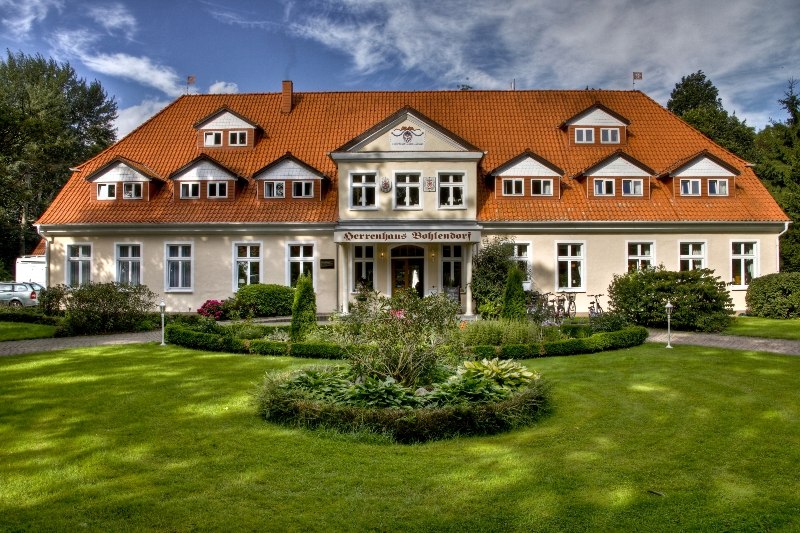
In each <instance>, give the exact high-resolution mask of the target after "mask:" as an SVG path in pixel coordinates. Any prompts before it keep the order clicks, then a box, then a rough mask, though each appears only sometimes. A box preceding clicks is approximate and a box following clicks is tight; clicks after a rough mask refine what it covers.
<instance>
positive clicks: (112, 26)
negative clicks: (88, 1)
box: [89, 3, 138, 40]
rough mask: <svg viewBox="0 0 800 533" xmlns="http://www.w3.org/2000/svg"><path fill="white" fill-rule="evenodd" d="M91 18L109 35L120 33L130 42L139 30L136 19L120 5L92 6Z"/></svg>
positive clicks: (90, 10) (90, 9)
mask: <svg viewBox="0 0 800 533" xmlns="http://www.w3.org/2000/svg"><path fill="white" fill-rule="evenodd" d="M89 16H90V17H91V18H92V20H94V21H95V22H96V23H97V24H99V25H101V26H102V27H103V28H105V30H106V31H107V32H108V33H109V34H111V35H114V34H116V33H117V32H119V33H122V34H124V35H125V37H126V38H127V39H129V40H130V39H133V36H134V35H135V34H136V30H137V28H138V23H137V21H136V17H134V16H133V14H132V13H131V12H130V11H128V8H127V7H125V6H124V5H122V4H119V3H114V4H107V5H98V6H92V7H90V8H89Z"/></svg>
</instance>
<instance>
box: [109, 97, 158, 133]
mask: <svg viewBox="0 0 800 533" xmlns="http://www.w3.org/2000/svg"><path fill="white" fill-rule="evenodd" d="M170 102H171V101H170V100H144V101H143V102H141V103H140V104H138V105H134V106H130V107H126V108H124V109H120V110H119V112H118V113H117V121H116V122H115V124H114V126H115V127H116V129H117V139H121V138H122V137H124V136H125V135H127V134H129V133H130V132H131V131H133V130H134V129H135V128H137V127H139V125H141V124H142V123H143V122H144V121H145V120H147V119H149V118H150V117H152V116H153V115H155V114H156V113H158V112H159V111H161V110H162V109H164V108H165V107H166V106H167V105H168V104H169V103H170Z"/></svg>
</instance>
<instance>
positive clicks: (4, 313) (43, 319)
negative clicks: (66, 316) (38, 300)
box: [0, 307, 62, 326]
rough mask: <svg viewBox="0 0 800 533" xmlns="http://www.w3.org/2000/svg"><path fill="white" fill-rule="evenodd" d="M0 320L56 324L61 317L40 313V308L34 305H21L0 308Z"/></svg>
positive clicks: (60, 320)
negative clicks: (19, 306) (18, 306)
mask: <svg viewBox="0 0 800 533" xmlns="http://www.w3.org/2000/svg"><path fill="white" fill-rule="evenodd" d="M0 321H2V322H26V323H28V324H44V325H47V326H58V325H60V324H61V322H62V318H61V317H57V316H47V315H45V314H43V313H42V311H41V309H38V308H36V307H21V308H9V309H0Z"/></svg>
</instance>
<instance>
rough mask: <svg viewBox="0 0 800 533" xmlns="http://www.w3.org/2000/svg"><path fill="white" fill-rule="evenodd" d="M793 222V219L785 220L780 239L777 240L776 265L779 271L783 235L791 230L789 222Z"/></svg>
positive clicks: (779, 234)
mask: <svg viewBox="0 0 800 533" xmlns="http://www.w3.org/2000/svg"><path fill="white" fill-rule="evenodd" d="M791 223H792V222H791V221H786V222H784V223H783V231H782V232H780V233H778V240H777V241H776V244H777V245H778V246H776V247H775V266H776V267H777V272H780V271H781V237H782V236H783V235H784V234H785V233H786V232H787V231H789V224H791Z"/></svg>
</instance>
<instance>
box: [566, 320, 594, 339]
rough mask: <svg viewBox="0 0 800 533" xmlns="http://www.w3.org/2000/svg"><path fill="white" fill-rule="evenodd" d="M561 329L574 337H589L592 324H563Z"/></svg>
mask: <svg viewBox="0 0 800 533" xmlns="http://www.w3.org/2000/svg"><path fill="white" fill-rule="evenodd" d="M560 329H561V332H562V333H563V334H564V335H566V336H567V337H572V338H573V339H580V338H583V337H588V336H589V335H591V334H592V326H591V325H590V324H574V323H569V324H561V326H560Z"/></svg>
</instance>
